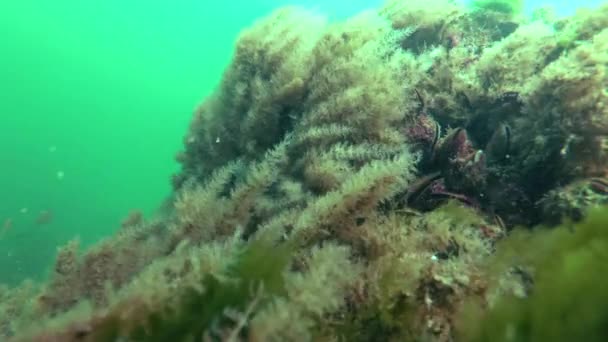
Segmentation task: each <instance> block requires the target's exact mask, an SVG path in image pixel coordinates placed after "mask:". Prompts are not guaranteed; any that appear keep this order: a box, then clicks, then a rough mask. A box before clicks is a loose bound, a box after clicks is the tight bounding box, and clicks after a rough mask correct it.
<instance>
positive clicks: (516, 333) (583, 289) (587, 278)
mask: <svg viewBox="0 0 608 342" xmlns="http://www.w3.org/2000/svg"><path fill="white" fill-rule="evenodd" d="M607 209H608V208H606V207H596V208H594V209H592V210H591V211H590V212H589V214H588V215H587V216H586V218H585V219H584V220H583V221H581V222H579V223H576V224H573V223H571V222H565V223H564V224H562V225H560V226H558V227H555V228H552V229H548V228H547V227H538V228H536V229H535V230H534V231H529V230H524V229H521V230H518V231H516V232H514V233H513V234H511V236H509V237H508V238H507V239H505V240H504V241H501V243H500V245H499V246H498V253H497V254H496V256H495V258H494V260H493V262H492V263H491V264H490V267H491V268H492V270H491V272H494V273H498V272H501V271H505V270H506V269H507V267H523V268H524V269H526V270H527V272H529V273H530V276H531V279H533V284H532V285H531V291H530V294H529V295H528V296H527V297H526V298H517V297H513V296H505V297H501V298H499V299H498V301H497V303H495V304H494V306H493V307H492V309H491V310H489V312H488V313H485V314H483V315H481V314H480V313H479V311H478V312H477V313H475V310H471V311H469V312H468V313H467V316H469V315H470V316H469V317H468V318H467V319H464V320H463V322H464V323H463V326H462V335H461V338H462V340H465V341H575V340H577V339H583V340H585V341H603V340H605V338H606V333H607V332H608V331H607V330H606V329H607V328H606V322H608V309H607V308H608V293H607V292H606V290H605V287H604V285H605V284H608V231H607V230H606V227H607V226H608V210H607ZM478 319H479V320H478Z"/></svg>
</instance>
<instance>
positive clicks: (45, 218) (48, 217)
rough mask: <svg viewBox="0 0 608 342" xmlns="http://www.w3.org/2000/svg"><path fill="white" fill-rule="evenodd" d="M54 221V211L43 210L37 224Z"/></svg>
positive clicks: (37, 218)
mask: <svg viewBox="0 0 608 342" xmlns="http://www.w3.org/2000/svg"><path fill="white" fill-rule="evenodd" d="M51 222H53V212H52V211H50V210H42V211H41V212H40V213H39V214H38V217H36V224H38V225H43V224H49V223H51Z"/></svg>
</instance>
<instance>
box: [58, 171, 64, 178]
mask: <svg viewBox="0 0 608 342" xmlns="http://www.w3.org/2000/svg"><path fill="white" fill-rule="evenodd" d="M64 177H65V172H63V171H61V170H59V171H57V179H58V180H63V178H64Z"/></svg>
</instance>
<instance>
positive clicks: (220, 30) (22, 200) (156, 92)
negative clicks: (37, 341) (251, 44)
mask: <svg viewBox="0 0 608 342" xmlns="http://www.w3.org/2000/svg"><path fill="white" fill-rule="evenodd" d="M14 3H15V4H13V2H8V1H3V2H1V4H0V43H1V44H0V146H1V153H0V167H1V171H0V223H2V224H4V223H5V222H6V220H11V221H12V224H11V227H10V229H8V230H7V231H6V233H4V234H3V235H2V237H0V283H15V282H17V281H19V280H21V279H23V278H25V277H34V278H36V277H38V278H39V277H40V276H42V275H43V274H44V271H45V270H47V269H48V267H49V265H51V262H52V259H53V256H54V254H55V250H56V248H57V246H58V245H61V244H63V243H65V242H66V241H67V240H69V239H71V238H74V237H76V236H78V237H80V239H81V241H82V242H83V244H90V243H92V242H94V241H97V240H99V239H101V238H102V237H104V236H107V235H109V234H111V233H113V232H114V231H116V230H117V229H118V227H119V226H120V221H121V219H122V218H123V217H125V215H126V214H127V213H128V212H129V211H130V210H132V209H135V208H137V209H141V210H142V211H143V212H144V213H145V215H146V216H147V217H151V216H152V215H153V214H154V211H155V210H156V208H157V207H158V206H159V204H160V203H161V202H162V200H163V198H165V197H166V196H167V195H168V194H169V192H170V181H169V179H170V175H171V173H172V172H174V171H175V170H176V169H177V164H176V163H175V162H174V160H173V156H174V154H175V152H176V151H178V150H179V149H180V146H181V137H182V135H183V133H184V132H185V130H186V127H187V125H188V122H189V119H190V115H191V112H192V110H193V108H194V107H195V106H196V104H197V103H198V102H200V100H201V99H202V98H203V97H204V96H205V95H206V94H208V93H209V92H210V91H211V90H212V88H213V87H214V86H215V84H216V83H217V82H218V81H219V78H220V77H221V73H222V70H223V69H224V67H225V66H226V64H227V63H229V59H230V55H231V52H232V47H233V42H234V40H235V38H236V35H237V34H238V32H239V31H240V30H241V29H242V28H243V27H246V26H248V25H249V24H251V22H252V21H253V20H254V19H255V18H258V17H260V16H262V15H265V14H267V13H268V12H269V11H270V10H271V9H273V8H275V7H278V6H279V5H284V4H288V3H292V2H286V1H276V0H266V1H264V0H259V1H242V2H239V1H234V2H232V3H227V2H219V1H218V2H208V1H195V0H175V1H141V0H133V1H117V0H111V1H105V2H102V1H84V0H80V1H76V0H60V1H50V0H38V1H30V0H23V1H19V2H14ZM299 3H300V4H304V5H307V6H309V7H313V8H315V7H316V8H319V10H320V11H321V12H327V13H329V14H330V15H331V16H332V17H335V18H340V17H343V16H347V15H350V14H352V13H354V12H357V11H359V10H360V9H363V8H367V7H376V6H377V5H378V4H379V3H381V1H378V0H374V1H364V0H359V1H343V2H339V1H331V2H330V1H326V2H322V1H314V2H313V1H300V2H299ZM345 4H348V6H347V5H345ZM61 175H63V176H61ZM45 210H46V211H50V212H52V213H53V220H52V222H51V223H49V224H45V225H39V224H36V223H35V221H36V217H37V216H38V213H39V212H40V211H45ZM1 230H3V227H2V226H0V231H1Z"/></svg>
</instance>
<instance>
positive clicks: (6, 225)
mask: <svg viewBox="0 0 608 342" xmlns="http://www.w3.org/2000/svg"><path fill="white" fill-rule="evenodd" d="M11 228H13V219H12V218H7V219H6V220H4V224H3V225H2V233H0V236H4V234H6V232H8V231H9V230H11Z"/></svg>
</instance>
